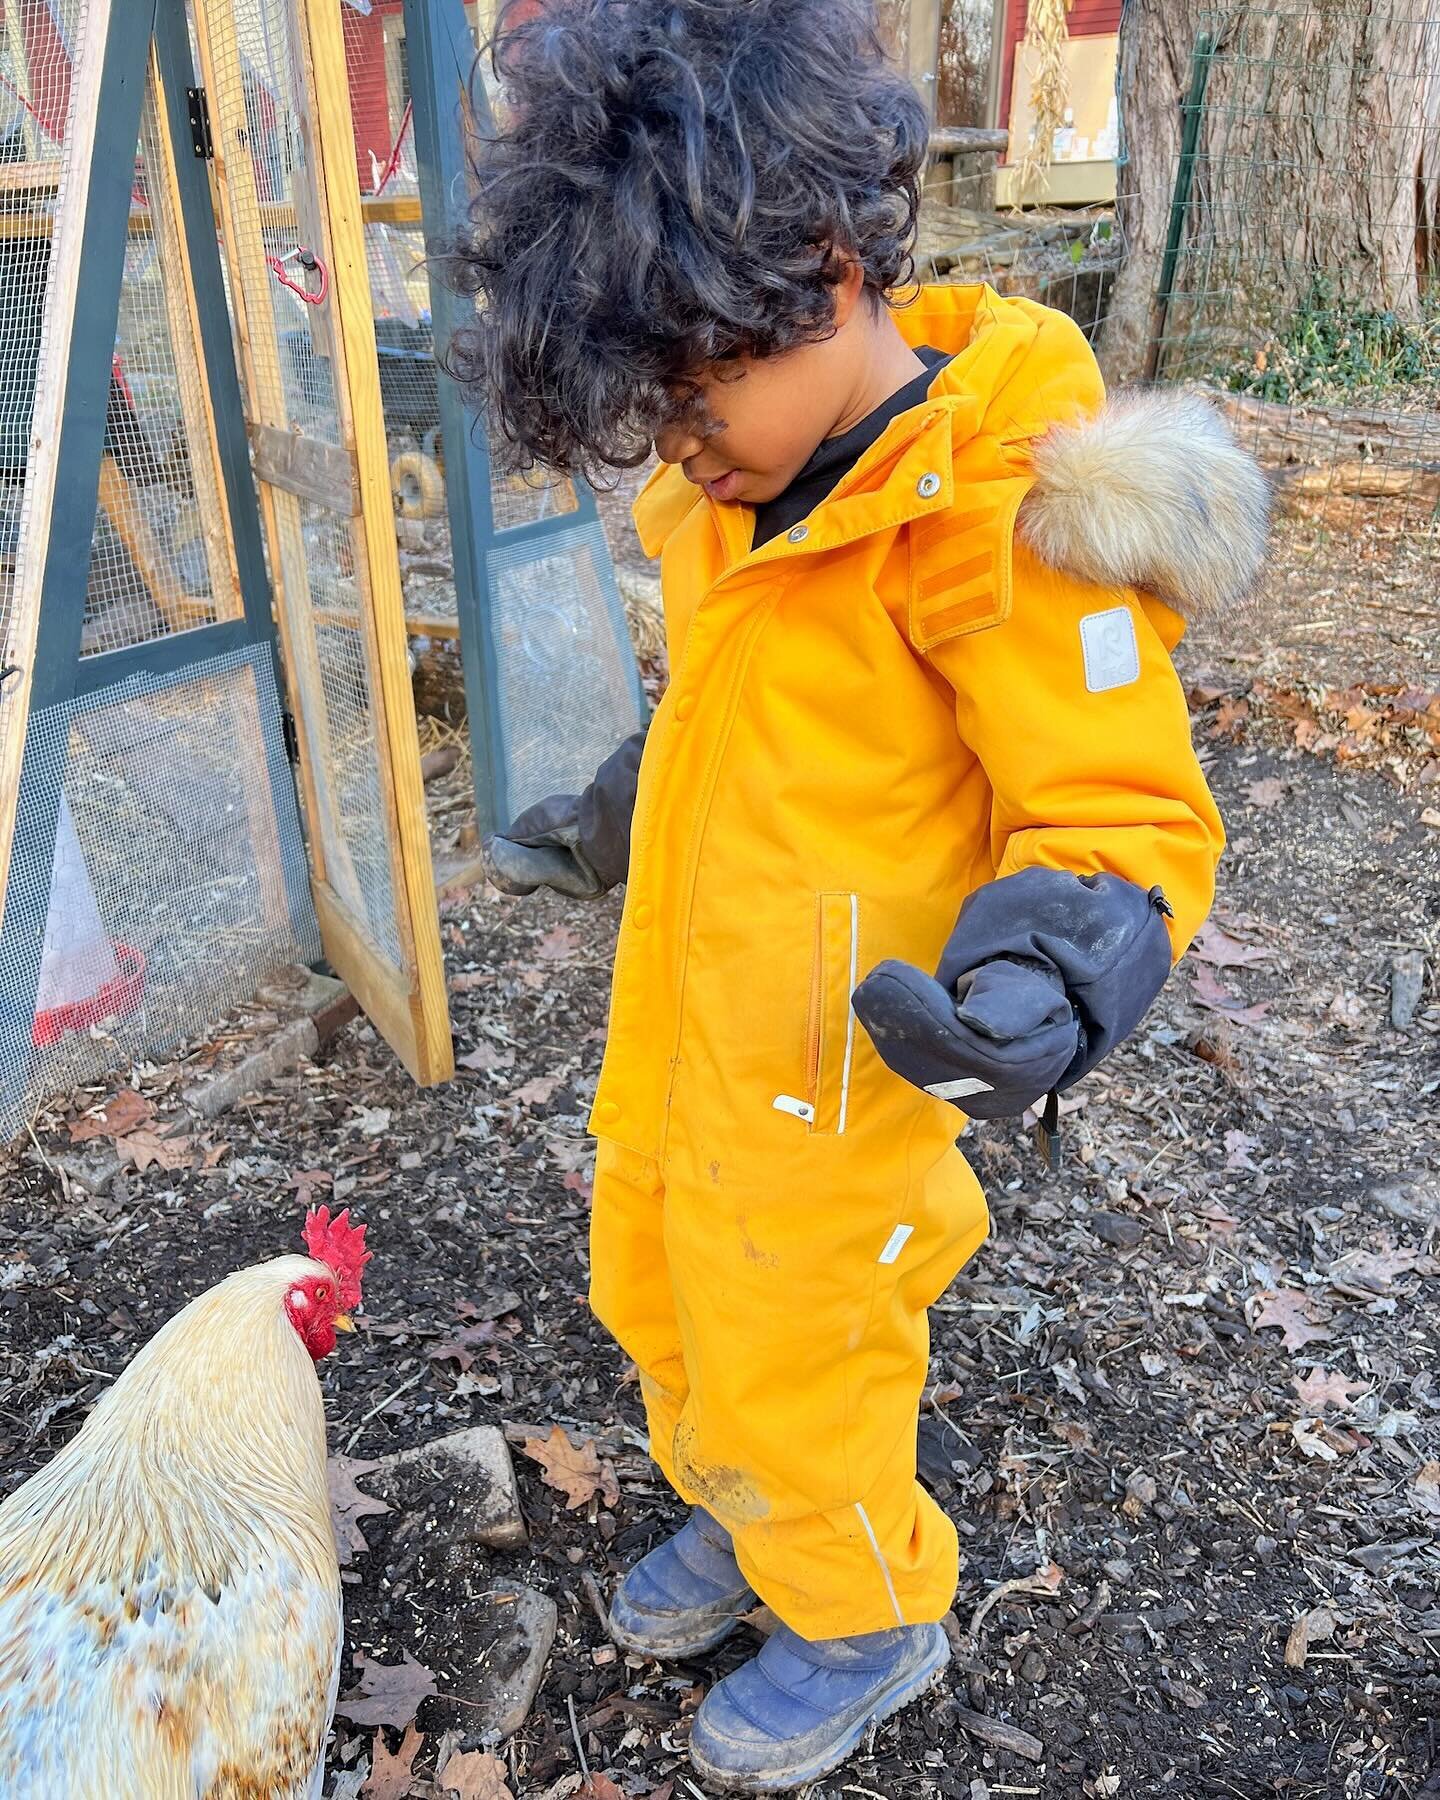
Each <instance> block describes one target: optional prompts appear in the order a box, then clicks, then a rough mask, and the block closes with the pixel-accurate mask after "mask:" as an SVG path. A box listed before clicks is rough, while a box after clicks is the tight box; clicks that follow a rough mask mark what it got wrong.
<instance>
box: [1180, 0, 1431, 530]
mask: <svg viewBox="0 0 1440 1800" xmlns="http://www.w3.org/2000/svg"><path fill="white" fill-rule="evenodd" d="M1185 108H1186V112H1187V114H1188V115H1189V120H1190V129H1191V133H1192V137H1193V151H1192V153H1191V154H1190V155H1189V156H1188V157H1182V159H1181V165H1180V167H1179V168H1178V169H1177V182H1176V187H1175V193H1174V202H1173V212H1172V219H1171V226H1170V246H1169V247H1170V252H1171V254H1170V257H1169V259H1168V264H1167V266H1165V267H1163V268H1162V270H1161V278H1160V281H1159V284H1158V292H1157V324H1158V330H1157V333H1156V338H1157V342H1156V359H1155V360H1156V372H1157V373H1158V374H1159V375H1161V376H1162V377H1163V378H1164V379H1166V380H1168V381H1199V382H1202V383H1204V384H1206V385H1208V386H1210V387H1212V388H1214V389H1215V390H1216V391H1217V392H1218V394H1219V395H1220V397H1221V402H1222V404H1223V405H1224V406H1225V408H1226V410H1227V411H1228V412H1229V414H1230V415H1231V417H1232V418H1233V419H1234V421H1235V422H1236V424H1237V425H1238V426H1239V428H1240V429H1241V432H1242V434H1243V435H1244V436H1245V437H1246V438H1247V439H1248V440H1249V441H1250V442H1251V443H1252V445H1253V446H1254V447H1255V448H1256V450H1257V451H1258V452H1259V453H1260V455H1261V458H1262V460H1263V461H1264V462H1265V463H1266V464H1267V465H1268V466H1270V467H1271V468H1272V469H1273V470H1274V471H1275V473H1276V476H1277V479H1278V484H1279V488H1280V493H1281V498H1282V500H1283V502H1284V504H1285V506H1286V508H1287V510H1289V511H1291V512H1293V513H1296V514H1299V515H1309V516H1313V517H1314V518H1316V519H1317V520H1323V522H1325V523H1326V524H1328V525H1329V526H1331V527H1362V528H1364V529H1366V530H1368V531H1371V532H1377V531H1378V532H1380V533H1395V534H1401V535H1407V536H1408V535H1414V534H1417V533H1419V534H1422V535H1425V536H1429V537H1431V538H1433V534H1434V528H1435V524H1436V519H1437V505H1440V411H1437V406H1440V235H1437V231H1436V224H1437V221H1436V210H1435V209H1436V199H1437V183H1440V5H1432V10H1429V11H1427V10H1426V9H1425V8H1424V7H1423V6H1422V7H1420V8H1418V9H1417V8H1415V7H1414V6H1413V5H1412V6H1411V7H1409V8H1387V7H1384V6H1380V7H1376V6H1373V5H1370V4H1361V3H1360V0H1344V3H1341V4H1334V3H1332V4H1329V5H1325V6H1317V5H1308V6H1264V7H1261V6H1252V7H1245V8H1240V9H1238V10H1231V11H1227V12H1226V13H1224V14H1219V13H1216V14H1214V15H1212V16H1209V17H1207V18H1205V19H1204V20H1203V21H1202V23H1201V27H1200V30H1199V32H1198V33H1197V38H1196V54H1195V57H1194V61H1193V73H1192V79H1191V87H1190V91H1189V92H1188V94H1187V96H1186V101H1185Z"/></svg>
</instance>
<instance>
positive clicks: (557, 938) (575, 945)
mask: <svg viewBox="0 0 1440 1800" xmlns="http://www.w3.org/2000/svg"><path fill="white" fill-rule="evenodd" d="M536 948H537V951H538V953H539V955H541V956H543V957H544V959H545V961H546V962H564V961H565V959H566V958H567V957H571V956H573V955H574V954H575V952H576V951H577V950H578V949H579V948H580V934H579V932H578V931H575V930H574V929H573V928H572V927H571V926H569V925H557V926H556V927H555V928H554V930H553V931H547V932H546V933H545V935H544V937H542V938H541V940H540V942H539V944H538V945H537V946H536Z"/></svg>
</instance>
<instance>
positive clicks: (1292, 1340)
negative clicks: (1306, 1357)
mask: <svg viewBox="0 0 1440 1800" xmlns="http://www.w3.org/2000/svg"><path fill="white" fill-rule="evenodd" d="M1256 1300H1257V1302H1258V1304H1257V1306H1256V1309H1255V1317H1254V1319H1253V1320H1252V1321H1251V1330H1252V1331H1260V1330H1262V1329H1263V1328H1264V1327H1265V1326H1267V1325H1275V1326H1278V1327H1279V1329H1280V1331H1281V1333H1282V1336H1281V1339H1280V1341H1281V1343H1282V1344H1283V1345H1284V1346H1285V1348H1286V1349H1287V1350H1303V1349H1304V1347H1305V1346H1306V1344H1310V1343H1318V1342H1320V1341H1321V1340H1322V1339H1324V1338H1328V1337H1329V1335H1330V1333H1329V1332H1328V1331H1327V1330H1326V1329H1325V1324H1326V1322H1327V1321H1328V1320H1329V1317H1330V1312H1329V1309H1328V1308H1327V1307H1326V1306H1325V1305H1324V1304H1323V1303H1322V1302H1321V1301H1319V1300H1317V1299H1316V1298H1315V1297H1314V1295H1313V1294H1302V1293H1301V1292H1300V1291H1299V1290H1298V1289H1296V1288H1266V1289H1265V1290H1264V1291H1263V1292H1262V1293H1260V1294H1258V1295H1257V1296H1256Z"/></svg>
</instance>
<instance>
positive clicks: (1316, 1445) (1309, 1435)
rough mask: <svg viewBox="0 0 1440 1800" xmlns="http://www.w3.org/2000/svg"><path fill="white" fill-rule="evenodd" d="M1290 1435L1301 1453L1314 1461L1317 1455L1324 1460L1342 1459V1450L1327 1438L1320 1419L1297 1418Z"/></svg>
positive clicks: (1335, 1460) (1336, 1460)
mask: <svg viewBox="0 0 1440 1800" xmlns="http://www.w3.org/2000/svg"><path fill="white" fill-rule="evenodd" d="M1290 1435H1291V1437H1292V1438H1294V1440H1295V1442H1296V1444H1297V1445H1298V1446H1299V1448H1300V1451H1301V1453H1302V1454H1303V1455H1304V1456H1307V1457H1309V1458H1310V1459H1311V1460H1312V1461H1313V1460H1314V1459H1315V1458H1316V1457H1319V1459H1320V1460H1321V1461H1322V1462H1338V1461H1339V1460H1340V1452H1339V1451H1338V1450H1337V1449H1336V1448H1335V1446H1334V1445H1333V1444H1332V1443H1330V1442H1329V1440H1328V1439H1327V1438H1326V1436H1325V1432H1324V1427H1323V1426H1322V1425H1321V1423H1320V1421H1319V1420H1318V1419H1297V1420H1296V1421H1295V1423H1294V1424H1293V1425H1292V1426H1291V1427H1290Z"/></svg>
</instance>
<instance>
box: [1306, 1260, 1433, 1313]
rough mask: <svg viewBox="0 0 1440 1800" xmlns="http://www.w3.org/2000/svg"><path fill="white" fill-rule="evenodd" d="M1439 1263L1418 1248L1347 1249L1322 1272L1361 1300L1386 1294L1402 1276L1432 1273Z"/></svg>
mask: <svg viewBox="0 0 1440 1800" xmlns="http://www.w3.org/2000/svg"><path fill="white" fill-rule="evenodd" d="M1437 1267H1440V1264H1436V1262H1435V1260H1434V1258H1433V1257H1428V1256H1426V1255H1425V1253H1424V1252H1423V1251H1421V1250H1408V1249H1400V1250H1347V1251H1346V1252H1345V1254H1344V1256H1337V1257H1336V1258H1335V1260H1334V1262H1332V1263H1331V1265H1330V1267H1329V1268H1328V1269H1327V1270H1326V1271H1325V1276H1326V1279H1327V1280H1328V1281H1329V1283H1330V1285H1331V1287H1333V1288H1337V1289H1338V1290H1339V1291H1340V1292H1341V1293H1343V1294H1355V1295H1357V1296H1358V1297H1359V1298H1360V1299H1362V1300H1363V1299H1366V1298H1368V1297H1370V1296H1372V1295H1378V1294H1388V1293H1389V1292H1390V1291H1391V1289H1392V1288H1393V1287H1394V1285H1395V1282H1396V1280H1397V1278H1398V1277H1399V1276H1401V1275H1415V1274H1420V1275H1431V1274H1434V1273H1435V1272H1436V1269H1437Z"/></svg>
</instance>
